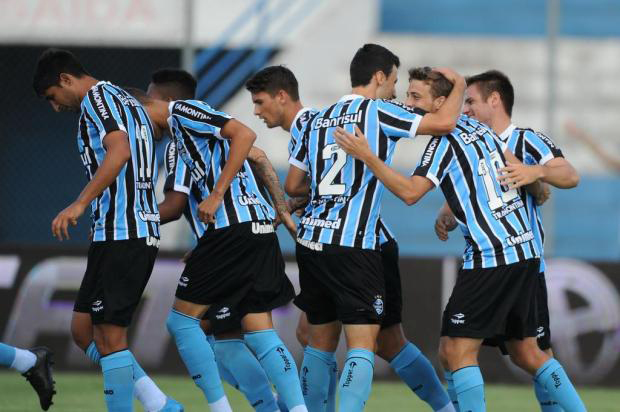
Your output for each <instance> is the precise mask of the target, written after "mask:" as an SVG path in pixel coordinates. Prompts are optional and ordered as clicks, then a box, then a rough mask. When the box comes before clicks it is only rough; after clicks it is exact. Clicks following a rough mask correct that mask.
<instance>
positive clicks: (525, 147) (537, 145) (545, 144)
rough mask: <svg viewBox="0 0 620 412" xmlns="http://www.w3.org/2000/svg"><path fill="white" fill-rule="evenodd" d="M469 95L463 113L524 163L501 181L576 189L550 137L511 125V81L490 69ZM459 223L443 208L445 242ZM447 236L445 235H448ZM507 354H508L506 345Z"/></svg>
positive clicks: (534, 210)
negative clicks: (531, 180) (526, 177)
mask: <svg viewBox="0 0 620 412" xmlns="http://www.w3.org/2000/svg"><path fill="white" fill-rule="evenodd" d="M466 80H467V92H466V93H467V97H466V99H465V106H464V113H465V114H466V115H468V116H470V117H473V118H475V119H477V120H478V121H480V122H482V123H485V124H487V125H488V126H490V127H491V128H492V129H493V131H494V132H495V133H496V134H497V135H498V136H499V138H500V139H501V140H502V141H503V142H505V143H506V145H507V146H508V149H510V151H512V152H513V153H514V154H515V156H516V157H517V159H519V161H521V162H523V165H510V166H509V167H507V168H506V170H505V171H506V172H507V174H506V176H502V179H509V180H508V181H512V180H515V179H516V180H519V179H520V177H521V176H522V175H523V174H525V173H536V178H537V179H540V180H541V181H543V182H545V183H549V184H550V185H552V186H555V187H558V188H564V189H566V188H571V187H575V186H576V185H577V183H578V182H579V176H578V174H577V172H576V171H575V169H574V168H573V166H572V165H571V164H570V163H569V162H568V161H567V160H566V159H565V158H564V156H563V155H562V151H561V150H560V148H559V147H557V146H556V144H555V143H554V142H553V141H551V139H549V138H548V137H547V136H545V135H544V134H542V133H540V132H536V131H534V130H532V129H526V128H520V127H516V126H515V125H514V124H513V123H512V119H511V117H512V106H513V104H514V89H513V87H512V84H511V82H510V79H509V78H508V77H507V76H506V75H505V74H503V73H501V72H499V71H497V70H489V71H486V72H484V73H480V74H477V75H475V76H471V77H468V78H467V79H466ZM521 195H522V200H523V201H524V202H525V204H526V206H527V211H528V216H529V219H530V222H531V224H532V232H533V233H534V236H535V237H534V239H535V242H536V244H537V245H538V249H539V250H540V254H541V257H540V274H539V277H538V280H539V287H538V292H537V308H538V321H539V325H538V328H537V342H538V346H539V348H540V349H542V350H543V351H545V352H546V353H547V354H548V355H549V356H550V357H553V352H552V350H551V331H550V330H549V308H548V306H547V285H546V282H545V261H544V258H543V243H544V229H543V225H542V215H541V212H540V207H539V206H538V205H537V203H536V200H535V199H534V197H533V196H532V195H530V194H529V193H527V192H524V193H522V194H521ZM451 219H454V218H453V216H452V214H451V211H450V210H449V208H446V207H444V208H443V209H442V212H441V213H440V215H439V217H438V219H437V222H436V228H437V231H438V234H441V235H442V237H441V238H442V239H444V240H445V239H447V237H446V236H447V232H446V229H452V228H454V225H452V226H451V227H445V225H444V224H443V222H444V221H450V220H451ZM443 233H445V235H443ZM489 343H495V344H499V345H500V348H501V349H502V352H503V353H504V354H507V352H506V347H505V345H504V344H503V343H502V342H489ZM511 360H512V361H513V362H514V363H515V364H516V365H517V366H520V365H521V364H522V363H523V360H522V359H520V358H518V357H516V356H511ZM534 391H535V393H536V398H537V399H538V402H539V404H540V407H541V410H542V411H543V412H553V411H561V410H562V408H561V407H560V406H559V405H558V404H557V402H556V401H555V400H553V399H552V398H550V396H549V393H548V391H547V390H546V389H545V388H544V387H543V386H542V384H541V382H540V381H539V380H537V379H534Z"/></svg>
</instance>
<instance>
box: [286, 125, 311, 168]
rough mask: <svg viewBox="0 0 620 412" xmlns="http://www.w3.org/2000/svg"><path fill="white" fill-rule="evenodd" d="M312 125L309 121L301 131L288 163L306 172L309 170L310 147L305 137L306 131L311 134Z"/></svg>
mask: <svg viewBox="0 0 620 412" xmlns="http://www.w3.org/2000/svg"><path fill="white" fill-rule="evenodd" d="M310 123H311V122H310V121H309V122H307V123H306V124H304V126H303V127H302V129H301V130H300V132H299V135H298V136H297V140H296V142H295V146H294V147H293V149H292V152H291V153H290V157H289V159H288V162H289V163H290V164H291V165H293V166H295V167H296V168H298V169H301V170H303V171H304V172H307V171H308V170H309V163H308V147H307V144H306V139H305V135H306V131H308V132H309V130H310V127H309V124H310ZM291 139H292V133H291ZM291 143H292V142H291Z"/></svg>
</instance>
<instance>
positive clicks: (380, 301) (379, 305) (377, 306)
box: [372, 295, 383, 315]
mask: <svg viewBox="0 0 620 412" xmlns="http://www.w3.org/2000/svg"><path fill="white" fill-rule="evenodd" d="M372 306H373V307H374V308H375V312H377V315H381V314H382V313H383V299H381V295H377V296H375V302H374V303H373V304H372Z"/></svg>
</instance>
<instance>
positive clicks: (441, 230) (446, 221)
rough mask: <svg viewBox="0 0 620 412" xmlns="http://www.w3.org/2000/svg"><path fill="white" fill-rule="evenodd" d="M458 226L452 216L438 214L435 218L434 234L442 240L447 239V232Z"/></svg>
mask: <svg viewBox="0 0 620 412" xmlns="http://www.w3.org/2000/svg"><path fill="white" fill-rule="evenodd" d="M457 226H458V224H457V222H456V219H455V218H454V216H451V215H445V214H440V215H439V216H437V220H435V234H436V235H437V237H438V238H439V240H441V241H442V242H445V241H446V240H448V237H449V236H448V232H451V231H453V230H454V229H456V227H457Z"/></svg>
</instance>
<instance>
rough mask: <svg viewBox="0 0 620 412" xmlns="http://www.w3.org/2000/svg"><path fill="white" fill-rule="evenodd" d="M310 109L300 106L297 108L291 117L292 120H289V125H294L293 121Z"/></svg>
mask: <svg viewBox="0 0 620 412" xmlns="http://www.w3.org/2000/svg"><path fill="white" fill-rule="evenodd" d="M310 110H312V109H310V108H309V107H302V108H301V109H299V111H298V112H297V114H296V115H295V117H294V118H293V121H292V122H291V125H294V124H295V122H296V121H297V119H299V118H300V117H301V115H302V114H304V113H306V112H307V111H310Z"/></svg>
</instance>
